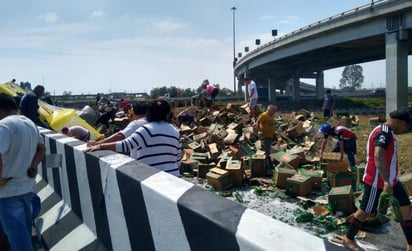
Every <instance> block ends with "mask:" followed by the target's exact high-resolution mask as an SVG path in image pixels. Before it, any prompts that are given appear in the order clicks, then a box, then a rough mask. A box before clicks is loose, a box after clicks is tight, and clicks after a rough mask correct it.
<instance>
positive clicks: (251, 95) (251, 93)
mask: <svg viewBox="0 0 412 251" xmlns="http://www.w3.org/2000/svg"><path fill="white" fill-rule="evenodd" d="M254 93H255V88H253V89H252V90H251V91H250V94H249V97H248V100H250V99H251V98H252V97H253V94H254Z"/></svg>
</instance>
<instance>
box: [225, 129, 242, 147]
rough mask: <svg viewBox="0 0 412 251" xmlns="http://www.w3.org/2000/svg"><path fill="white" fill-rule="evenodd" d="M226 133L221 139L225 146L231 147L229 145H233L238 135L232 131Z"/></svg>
mask: <svg viewBox="0 0 412 251" xmlns="http://www.w3.org/2000/svg"><path fill="white" fill-rule="evenodd" d="M227 132H228V134H227V136H226V137H225V138H224V139H223V142H225V144H228V145H231V144H233V143H235V141H236V139H237V137H238V136H239V135H238V134H237V133H236V132H235V131H233V130H230V131H227Z"/></svg>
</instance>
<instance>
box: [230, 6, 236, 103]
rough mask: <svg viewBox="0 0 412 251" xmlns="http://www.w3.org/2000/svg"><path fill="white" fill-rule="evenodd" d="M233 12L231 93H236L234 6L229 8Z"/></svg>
mask: <svg viewBox="0 0 412 251" xmlns="http://www.w3.org/2000/svg"><path fill="white" fill-rule="evenodd" d="M231 10H232V13H233V93H234V95H236V75H235V65H236V47H235V41H236V40H235V39H236V22H235V11H236V7H234V6H233V7H232V8H231Z"/></svg>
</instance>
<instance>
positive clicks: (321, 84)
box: [316, 71, 325, 99]
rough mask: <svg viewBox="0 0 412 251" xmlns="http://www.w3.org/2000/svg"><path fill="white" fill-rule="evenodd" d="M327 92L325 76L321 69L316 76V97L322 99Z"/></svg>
mask: <svg viewBox="0 0 412 251" xmlns="http://www.w3.org/2000/svg"><path fill="white" fill-rule="evenodd" d="M324 93H325V78H324V74H323V71H319V72H318V75H317V76H316V97H317V98H318V99H322V98H323V96H324Z"/></svg>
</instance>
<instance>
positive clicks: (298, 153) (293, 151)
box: [286, 147, 307, 165]
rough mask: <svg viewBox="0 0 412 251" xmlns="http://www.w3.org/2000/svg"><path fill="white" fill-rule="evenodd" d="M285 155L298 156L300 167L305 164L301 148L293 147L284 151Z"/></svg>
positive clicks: (304, 156)
mask: <svg viewBox="0 0 412 251" xmlns="http://www.w3.org/2000/svg"><path fill="white" fill-rule="evenodd" d="M286 153H288V154H291V155H296V156H298V157H299V162H300V165H302V164H304V163H306V162H307V161H306V155H305V150H304V149H303V147H294V148H292V149H288V150H286Z"/></svg>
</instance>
